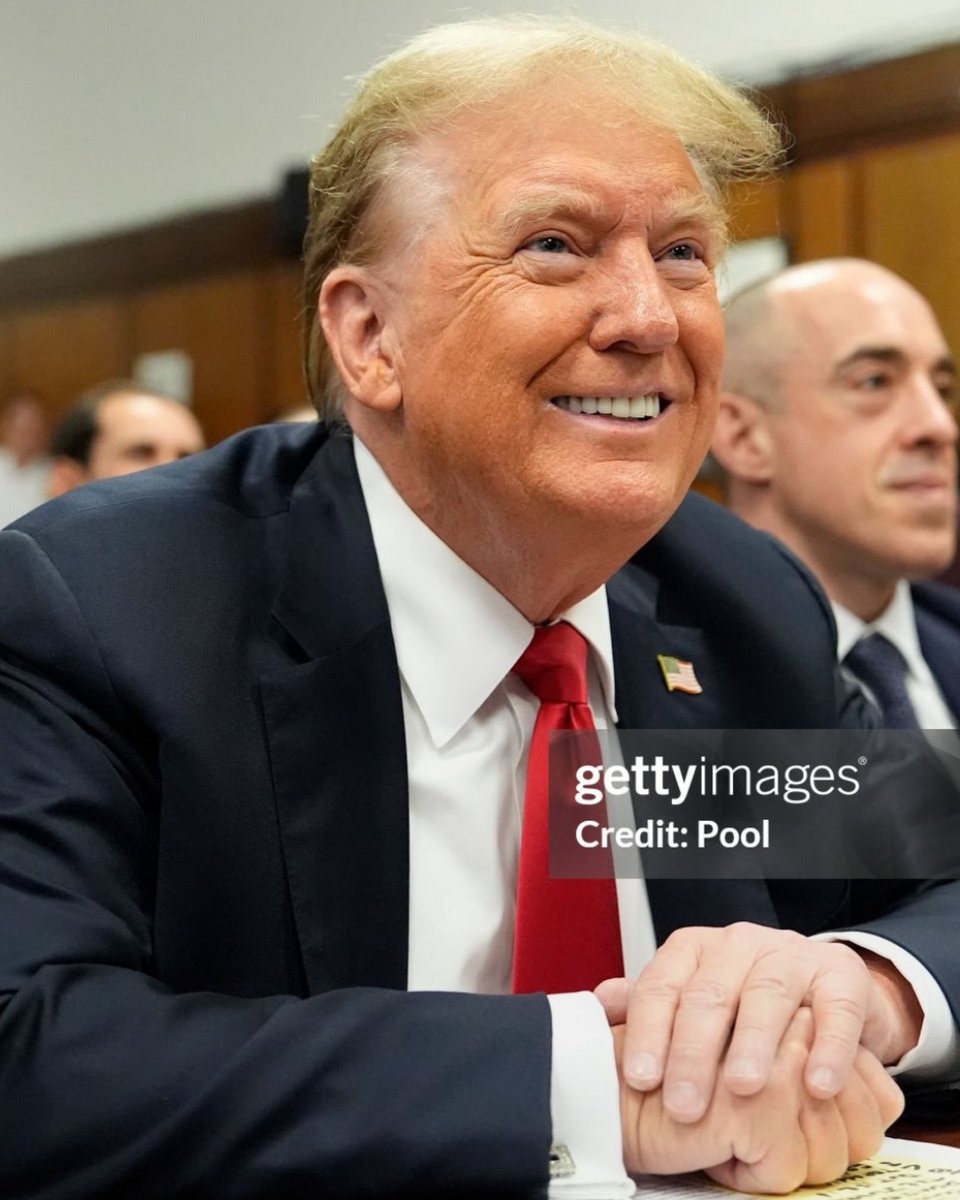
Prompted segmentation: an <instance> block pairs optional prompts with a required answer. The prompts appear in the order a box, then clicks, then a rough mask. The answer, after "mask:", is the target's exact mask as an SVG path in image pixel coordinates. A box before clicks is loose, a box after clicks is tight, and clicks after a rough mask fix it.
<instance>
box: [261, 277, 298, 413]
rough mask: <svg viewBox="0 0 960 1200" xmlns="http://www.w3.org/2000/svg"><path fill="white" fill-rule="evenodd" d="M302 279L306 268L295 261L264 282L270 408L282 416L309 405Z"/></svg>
mask: <svg viewBox="0 0 960 1200" xmlns="http://www.w3.org/2000/svg"><path fill="white" fill-rule="evenodd" d="M302 279H303V267H302V265H301V264H300V263H299V262H291V263H282V264H280V265H279V266H276V267H274V268H273V269H272V270H270V271H268V272H266V273H265V275H264V280H263V288H264V303H265V319H266V330H265V336H266V347H267V352H268V359H267V363H266V380H267V396H268V406H269V408H270V409H271V410H272V411H276V412H278V413H279V412H282V411H283V410H284V409H290V408H296V407H297V406H298V405H301V404H306V403H307V385H306V383H305V382H304V378H303V367H302V357H303V351H302V344H301V343H302V338H303V320H302V312H301V306H302V299H301V295H300V285H301V281H302Z"/></svg>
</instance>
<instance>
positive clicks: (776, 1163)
mask: <svg viewBox="0 0 960 1200" xmlns="http://www.w3.org/2000/svg"><path fill="white" fill-rule="evenodd" d="M812 1042H813V1016H812V1014H811V1013H810V1011H809V1010H808V1009H800V1010H799V1011H798V1012H797V1013H795V1014H794V1016H793V1018H792V1019H791V1021H790V1023H789V1025H788V1028H787V1030H786V1031H785V1033H784V1037H783V1039H782V1041H781V1044H780V1047H779V1048H778V1050H777V1054H776V1059H775V1062H774V1066H773V1070H772V1072H771V1078H770V1084H769V1088H768V1090H767V1091H765V1092H764V1094H763V1095H762V1096H748V1097H735V1104H736V1105H737V1106H739V1111H740V1112H742V1113H743V1114H751V1115H750V1119H748V1120H746V1121H745V1122H741V1124H740V1127H739V1130H738V1131H737V1134H736V1136H735V1137H734V1139H733V1141H732V1143H731V1149H732V1151H733V1154H732V1157H731V1159H730V1161H728V1162H727V1163H724V1164H722V1166H721V1167H719V1168H717V1169H715V1170H711V1171H709V1172H708V1174H710V1175H711V1176H712V1177H713V1178H715V1179H717V1181H718V1182H721V1183H723V1184H725V1185H726V1186H727V1187H732V1188H736V1189H737V1190H740V1191H746V1192H765V1193H770V1192H786V1191H792V1190H793V1189H794V1188H797V1187H799V1186H800V1185H801V1184H802V1183H803V1182H804V1180H805V1179H806V1178H807V1176H808V1175H809V1173H810V1170H811V1163H810V1154H809V1146H808V1141H807V1137H806V1136H805V1134H804V1131H803V1129H802V1127H801V1123H800V1112H801V1109H802V1107H803V1104H804V1102H805V1100H807V1099H808V1098H807V1097H806V1096H805V1093H804V1088H803V1068H804V1064H805V1062H806V1059H807V1055H808V1053H809V1048H810V1046H811V1044H812ZM811 1103H812V1101H811ZM826 1103H828V1104H829V1103H831V1102H830V1101H827V1102H826ZM734 1111H738V1110H737V1109H735V1110H734ZM814 1133H818V1134H819V1135H820V1136H825V1137H830V1136H832V1137H833V1138H837V1136H838V1135H839V1133H840V1129H839V1128H838V1127H837V1126H836V1125H834V1126H833V1127H832V1128H831V1129H829V1130H824V1129H820V1130H816V1129H815V1130H814ZM843 1136H844V1138H845V1137H846V1132H845V1130H843ZM818 1153H819V1155H820V1157H821V1158H822V1157H823V1151H822V1150H820V1151H818ZM816 1169H817V1170H819V1169H821V1166H820V1164H817V1165H816Z"/></svg>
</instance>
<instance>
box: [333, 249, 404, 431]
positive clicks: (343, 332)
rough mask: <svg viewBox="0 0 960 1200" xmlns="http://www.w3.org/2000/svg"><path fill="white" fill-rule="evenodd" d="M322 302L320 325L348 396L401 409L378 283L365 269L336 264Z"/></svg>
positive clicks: (376, 406) (371, 405) (384, 302)
mask: <svg viewBox="0 0 960 1200" xmlns="http://www.w3.org/2000/svg"><path fill="white" fill-rule="evenodd" d="M318 303H319V317H320V325H321V327H322V329H323V333H324V336H325V337H326V339H327V345H328V346H329V347H330V353H331V354H332V355H333V359H334V362H335V363H336V366H337V370H338V371H339V372H340V378H341V379H342V380H343V382H344V385H345V386H346V388H347V391H348V392H349V393H350V395H351V396H353V397H354V399H355V400H357V401H359V402H360V403H361V404H363V405H365V406H366V407H367V408H372V409H376V410H378V411H380V412H389V411H391V410H392V409H396V408H399V407H400V403H401V401H402V399H403V394H402V389H401V387H400V383H399V380H398V378H397V373H396V369H395V366H396V364H395V362H394V356H393V352H392V349H391V345H392V339H391V338H390V337H389V335H388V331H387V329H386V325H385V315H386V312H387V308H388V305H387V300H386V297H385V296H384V294H383V291H382V288H381V285H380V284H379V283H378V281H377V280H375V279H374V278H373V277H372V276H371V274H370V273H369V272H368V271H366V270H364V268H362V267H351V266H342V267H335V268H334V269H333V270H332V271H331V272H330V274H329V275H328V276H327V277H326V279H325V280H324V281H323V286H322V287H321V289H320V299H319V302H318Z"/></svg>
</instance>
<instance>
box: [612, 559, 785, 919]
mask: <svg viewBox="0 0 960 1200" xmlns="http://www.w3.org/2000/svg"><path fill="white" fill-rule="evenodd" d="M607 595H608V600H609V606H610V625H611V633H612V638H613V659H614V672H615V677H616V689H617V698H616V703H617V716H618V726H619V728H621V729H665V730H667V729H692V728H699V729H723V728H724V727H725V725H726V724H727V721H728V719H729V713H730V712H731V711H732V709H733V706H732V704H731V703H730V698H729V697H728V696H727V695H726V694H725V688H724V684H723V680H722V678H721V676H720V674H719V672H718V670H717V664H716V660H715V657H714V655H712V654H711V652H710V646H709V644H708V642H707V638H706V636H705V634H704V631H703V630H702V629H699V628H697V627H695V626H692V625H685V624H679V623H672V622H670V621H669V620H665V619H663V616H664V614H665V613H666V612H668V610H669V602H668V600H667V599H665V597H664V595H663V594H662V590H661V585H660V581H659V580H657V579H656V578H654V577H653V576H652V575H650V574H648V573H647V572H645V571H642V570H640V569H639V568H637V567H633V568H631V569H629V570H627V571H624V572H621V573H620V574H619V575H617V576H615V577H614V579H612V580H611V581H610V583H609V585H608V587H607ZM658 655H670V656H672V657H674V658H680V659H685V660H687V661H688V662H691V663H693V665H694V670H695V672H696V676H697V680H698V681H699V683H700V686H701V687H702V688H703V691H702V692H701V693H700V694H699V695H690V694H688V693H686V692H681V691H673V692H671V691H670V690H669V689H668V687H667V684H666V681H665V679H664V676H663V672H662V670H661V669H660V664H659V662H658V661H657V656H658ZM647 895H648V897H649V900H650V910H651V914H652V916H653V923H654V928H655V929H656V933H657V941H658V943H659V942H662V941H663V940H664V939H665V938H667V937H668V936H669V935H670V934H671V933H672V932H673V931H674V930H675V929H680V928H682V927H684V926H687V925H711V926H721V925H729V924H732V923H733V922H735V921H754V922H756V923H757V924H761V925H772V926H776V925H778V924H779V921H778V919H777V914H776V911H775V909H774V906H773V902H772V900H771V897H770V890H769V888H768V886H767V884H766V882H765V881H764V880H756V879H733V880H723V881H718V882H704V881H702V880H691V879H650V880H648V881H647Z"/></svg>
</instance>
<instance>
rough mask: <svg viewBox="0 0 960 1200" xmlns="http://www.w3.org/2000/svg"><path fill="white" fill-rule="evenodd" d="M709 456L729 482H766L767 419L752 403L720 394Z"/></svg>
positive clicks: (769, 458) (769, 468)
mask: <svg viewBox="0 0 960 1200" xmlns="http://www.w3.org/2000/svg"><path fill="white" fill-rule="evenodd" d="M710 449H711V453H712V454H713V457H714V458H715V459H716V460H717V462H718V463H719V464H720V465H721V466H722V467H723V468H724V470H726V471H727V473H728V474H729V475H730V476H731V478H732V479H736V480H739V481H740V482H742V483H754V484H761V483H769V482H770V481H771V479H772V477H773V457H774V456H773V439H772V437H771V435H770V425H769V417H768V414H767V412H766V410H765V409H764V408H762V407H761V406H760V405H759V404H757V402H756V401H755V400H751V399H750V398H749V397H747V396H741V395H740V394H739V393H738V392H721V394H720V404H719V407H718V409H717V426H716V429H715V431H714V435H713V445H712V446H711V448H710Z"/></svg>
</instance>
